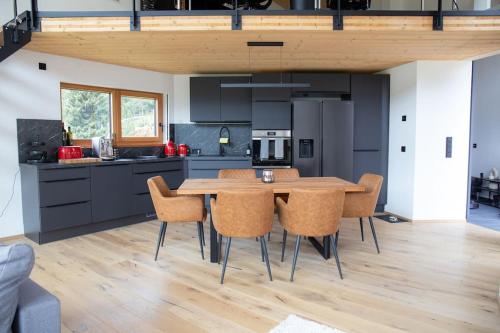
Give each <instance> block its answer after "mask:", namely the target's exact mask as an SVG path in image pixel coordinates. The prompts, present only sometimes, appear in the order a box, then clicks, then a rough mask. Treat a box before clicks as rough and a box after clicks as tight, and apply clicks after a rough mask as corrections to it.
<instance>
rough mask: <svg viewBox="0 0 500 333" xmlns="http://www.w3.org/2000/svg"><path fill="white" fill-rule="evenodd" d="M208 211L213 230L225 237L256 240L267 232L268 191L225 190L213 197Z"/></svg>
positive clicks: (269, 225) (270, 203) (271, 199)
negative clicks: (211, 217)
mask: <svg viewBox="0 0 500 333" xmlns="http://www.w3.org/2000/svg"><path fill="white" fill-rule="evenodd" d="M215 203H216V204H215V209H214V207H212V213H213V221H214V226H215V229H216V230H217V232H219V233H220V234H221V235H223V236H225V237H258V236H263V235H265V234H267V233H268V232H270V231H271V228H272V223H273V217H274V195H273V191H272V190H245V191H240V190H228V191H220V192H219V193H217V200H216V201H215Z"/></svg>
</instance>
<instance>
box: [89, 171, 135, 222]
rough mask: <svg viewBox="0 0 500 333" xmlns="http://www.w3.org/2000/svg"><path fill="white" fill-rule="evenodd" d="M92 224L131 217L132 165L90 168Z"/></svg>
mask: <svg viewBox="0 0 500 333" xmlns="http://www.w3.org/2000/svg"><path fill="white" fill-rule="evenodd" d="M91 180H92V222H101V221H106V220H114V219H119V218H122V217H127V216H130V215H133V214H132V213H133V194H132V165H130V164H123V165H99V166H93V167H92V168H91Z"/></svg>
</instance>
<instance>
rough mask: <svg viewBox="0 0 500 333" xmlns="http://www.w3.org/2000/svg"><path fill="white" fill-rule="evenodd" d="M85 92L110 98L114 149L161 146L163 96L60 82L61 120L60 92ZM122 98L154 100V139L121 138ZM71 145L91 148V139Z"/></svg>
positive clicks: (75, 141)
mask: <svg viewBox="0 0 500 333" xmlns="http://www.w3.org/2000/svg"><path fill="white" fill-rule="evenodd" d="M63 89H68V90H86V91H92V92H100V93H109V94H110V96H111V110H110V112H111V114H110V120H111V124H110V127H111V139H112V140H113V146H114V147H147V146H158V145H162V144H163V134H164V133H163V130H164V123H163V94H161V93H153V92H146V91H138V90H127V89H116V88H107V87H99V86H88V85H82V84H74V83H66V82H61V84H60V89H59V93H60V107H61V120H62V119H63V117H62V113H63V103H62V90H63ZM122 96H129V97H138V98H149V99H155V100H156V134H157V135H156V136H155V137H125V138H124V137H122V128H121V123H122V122H121V120H122V119H121V113H122V110H121V98H122ZM73 143H74V144H75V145H78V146H83V147H87V148H89V147H92V140H91V139H75V140H73Z"/></svg>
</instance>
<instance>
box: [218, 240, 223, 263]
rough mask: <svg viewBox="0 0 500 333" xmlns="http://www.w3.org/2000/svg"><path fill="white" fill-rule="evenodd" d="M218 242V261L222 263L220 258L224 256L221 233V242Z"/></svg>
mask: <svg viewBox="0 0 500 333" xmlns="http://www.w3.org/2000/svg"><path fill="white" fill-rule="evenodd" d="M218 244H219V251H218V252H219V253H218V258H219V259H218V261H217V262H218V263H219V264H220V258H221V257H222V235H221V234H219V242H218Z"/></svg>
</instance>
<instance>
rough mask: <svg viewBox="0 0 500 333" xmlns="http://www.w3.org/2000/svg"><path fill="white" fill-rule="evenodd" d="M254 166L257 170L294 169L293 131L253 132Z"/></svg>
mask: <svg viewBox="0 0 500 333" xmlns="http://www.w3.org/2000/svg"><path fill="white" fill-rule="evenodd" d="M252 148H253V149H252V153H253V155H252V166H253V167H254V168H256V169H264V168H291V167H292V131H290V130H253V131H252Z"/></svg>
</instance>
